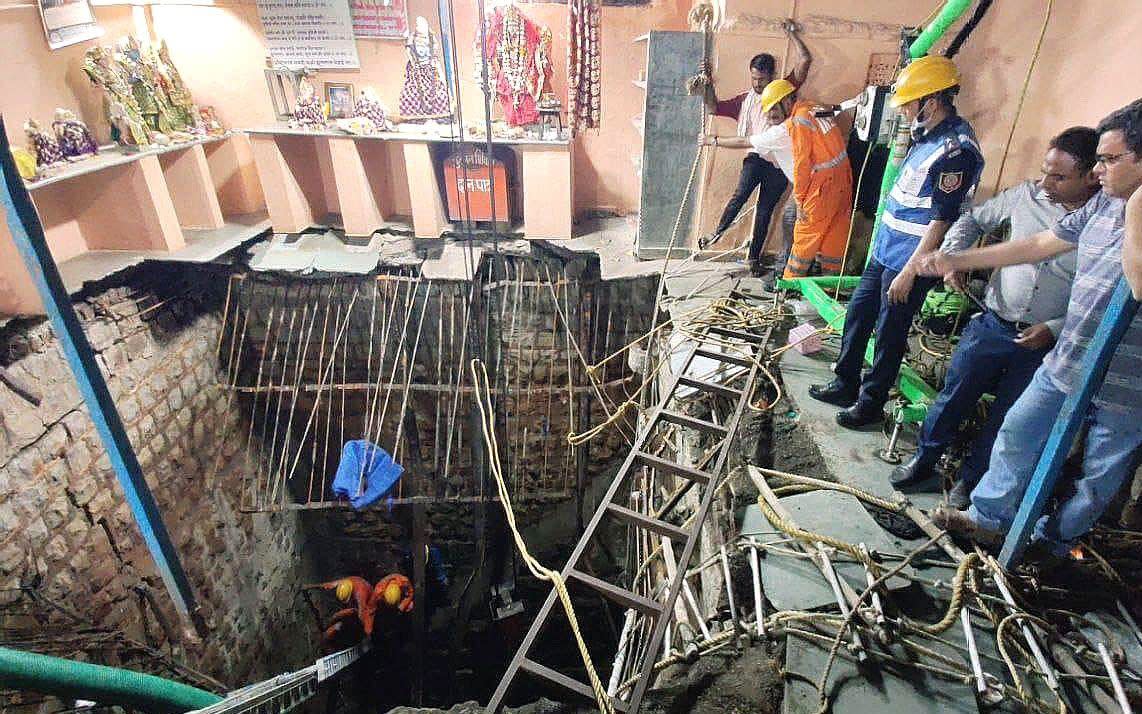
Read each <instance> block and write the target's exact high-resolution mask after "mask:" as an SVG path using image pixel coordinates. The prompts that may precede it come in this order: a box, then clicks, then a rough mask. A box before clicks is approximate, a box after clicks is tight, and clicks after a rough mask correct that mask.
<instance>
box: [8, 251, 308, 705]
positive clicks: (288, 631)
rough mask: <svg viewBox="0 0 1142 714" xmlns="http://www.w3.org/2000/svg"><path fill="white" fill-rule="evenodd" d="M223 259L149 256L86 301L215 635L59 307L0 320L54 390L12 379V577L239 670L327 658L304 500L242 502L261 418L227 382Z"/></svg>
mask: <svg viewBox="0 0 1142 714" xmlns="http://www.w3.org/2000/svg"><path fill="white" fill-rule="evenodd" d="M211 270H212V269H210V268H205V267H203V266H192V267H188V268H170V267H162V266H159V267H156V266H149V265H148V266H146V267H145V269H140V270H136V271H134V272H132V273H129V274H127V275H126V276H124V277H123V278H122V280H121V281H119V282H120V283H121V285H120V286H118V287H112V288H107V289H103V290H102V291H100V292H98V293H97V294H95V295H93V296H91V297H87V298H85V299H82V300H78V301H77V303H76V305H75V307H76V310H77V312H78V314H79V316H80V319H81V321H82V323H83V325H84V329H85V331H86V333H87V335H88V338H89V340H90V342H91V344H92V347H93V348H94V349H95V351H96V352H97V355H98V356H97V359H98V361H99V364H100V366H101V368H102V370H103V372H104V374H105V376H106V377H107V379H108V384H109V386H110V389H111V392H112V395H113V396H114V397H115V400H116V403H117V405H118V407H119V410H120V413H121V415H122V417H123V421H124V422H125V424H126V426H127V433H128V435H129V437H130V439H131V443H132V444H133V445H134V447H135V450H136V453H137V454H138V457H139V460H140V462H141V464H142V466H143V471H144V474H145V476H146V479H147V482H148V483H149V484H150V486H151V488H152V490H153V492H154V495H155V498H156V500H157V502H158V505H159V509H160V511H161V513H162V516H163V519H164V520H165V522H166V525H167V528H168V530H169V532H170V534H171V538H172V540H173V542H174V545H175V548H176V550H177V551H178V553H179V555H180V557H181V559H182V563H183V567H184V568H185V569H186V571H187V574H188V577H189V579H190V581H191V584H192V587H193V589H194V593H195V596H196V598H197V600H198V604H199V605H200V607H201V612H202V615H203V617H204V618H205V621H206V623H207V629H208V631H207V633H206V636H205V637H204V638H203V639H202V640H201V642H196V641H195V640H194V638H192V637H188V636H187V632H189V630H188V629H186V628H185V627H184V624H185V623H183V622H181V621H180V618H179V617H178V616H177V614H176V613H175V612H174V609H173V607H172V606H171V605H170V599H169V597H168V596H167V594H166V590H165V588H164V586H163V583H162V581H161V579H160V578H159V576H158V574H157V572H156V570H155V568H154V566H153V564H152V561H151V558H150V555H149V553H148V551H147V549H146V547H145V545H144V543H143V541H142V538H141V536H140V534H139V531H138V529H137V528H136V526H135V523H134V519H133V516H132V514H131V511H130V509H129V507H128V505H127V504H126V502H125V500H124V496H123V492H122V489H121V488H120V486H119V483H118V481H117V479H116V477H115V474H114V472H113V471H112V470H111V467H110V462H109V460H108V457H107V455H106V452H105V451H104V449H103V447H102V445H101V443H100V441H99V438H98V434H97V433H96V431H95V429H94V427H93V423H92V421H91V419H90V417H89V415H88V412H87V409H86V406H85V405H84V404H83V402H82V399H81V397H80V395H79V392H78V389H77V387H76V385H75V380H74V378H73V376H72V373H71V371H70V370H69V368H68V365H67V362H66V360H65V359H64V357H63V354H62V352H61V350H60V349H59V345H58V342H57V341H56V339H55V337H54V334H53V332H52V330H51V327H50V325H49V324H48V323H47V322H44V321H39V322H33V323H28V322H21V323H11V324H9V325H7V326H5V327H4V328H3V329H2V330H0V365H3V366H4V369H5V370H6V371H7V373H8V375H9V376H10V377H11V378H13V379H16V380H18V381H19V382H22V383H23V384H25V385H27V387H29V388H31V389H32V390H33V391H35V392H37V393H38V394H39V396H40V397H41V398H42V401H41V403H40V405H39V406H34V405H33V404H31V403H29V402H28V401H26V400H25V399H23V398H22V397H21V396H19V395H18V394H17V393H16V392H15V391H13V390H12V389H10V388H9V387H8V386H7V385H5V384H0V523H2V524H3V528H2V529H0V588H3V589H7V588H16V587H19V586H20V585H21V584H24V585H29V584H32V583H38V587H39V589H40V591H41V592H42V593H43V594H45V595H46V596H47V597H49V598H51V599H53V600H57V601H60V602H64V603H66V604H67V605H68V606H70V607H71V608H73V609H75V610H77V611H79V613H80V614H81V615H83V616H85V617H87V618H89V619H90V621H91V622H92V623H93V624H97V625H99V626H103V627H107V628H110V629H113V630H120V631H123V632H126V633H127V634H128V635H130V636H131V637H134V638H136V639H138V640H140V641H145V642H147V643H149V644H152V645H153V646H158V647H161V648H162V649H168V648H169V651H171V652H172V653H173V654H174V655H175V657H176V658H178V659H180V660H181V661H183V662H185V663H186V664H187V665H189V666H191V667H194V668H196V669H198V670H199V671H202V672H205V673H207V674H209V675H212V676H214V677H216V678H217V679H219V680H221V681H222V682H224V683H226V684H227V685H231V686H233V685H239V684H245V683H247V682H249V681H254V680H256V679H259V678H262V677H264V676H266V675H270V674H276V673H279V672H281V671H283V670H284V669H286V668H288V667H296V666H303V665H304V664H307V663H310V662H312V657H313V654H314V653H313V651H312V649H311V647H312V645H311V644H310V643H311V640H312V632H311V630H312V625H311V624H310V622H309V621H308V620H306V619H302V618H307V617H308V613H307V612H306V611H305V609H304V607H299V604H298V600H297V598H296V588H297V586H298V585H299V584H301V583H302V582H306V581H308V579H309V577H310V575H311V573H312V568H311V566H310V563H309V561H308V559H307V557H306V554H305V551H304V549H303V548H304V543H305V540H304V535H303V532H302V529H301V526H300V521H299V519H298V517H297V515H296V514H290V513H277V514H245V513H240V512H239V510H238V504H239V487H240V480H241V473H240V470H241V468H243V467H244V460H243V458H241V454H242V453H243V450H244V440H245V438H246V434H245V431H244V429H243V428H241V427H240V426H239V425H238V424H237V418H236V411H235V410H234V409H232V408H231V406H232V405H231V403H230V401H231V396H230V395H229V394H228V392H227V391H226V390H224V389H222V388H221V387H220V386H219V383H220V375H219V374H218V368H217V359H216V355H215V349H216V344H217V339H218V332H219V329H220V315H221V313H222V305H223V301H224V299H225V294H224V290H225V285H226V280H225V277H226V276H225V274H211ZM148 592H149V596H148V595H147V593H148ZM0 594H2V591H0ZM156 608H157V610H156ZM109 664H114V663H113V662H110V663H109Z"/></svg>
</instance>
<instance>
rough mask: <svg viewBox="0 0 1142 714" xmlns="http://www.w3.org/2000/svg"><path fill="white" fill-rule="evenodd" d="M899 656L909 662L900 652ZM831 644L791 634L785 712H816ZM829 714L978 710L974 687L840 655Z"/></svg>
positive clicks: (831, 679) (833, 676)
mask: <svg viewBox="0 0 1142 714" xmlns="http://www.w3.org/2000/svg"><path fill="white" fill-rule="evenodd" d="M894 654H896V655H897V656H899V657H902V658H905V659H906V658H907V656H906V655H905V654H904V653H903V652H900V651H894ZM828 655H829V650H828V645H827V644H824V643H818V642H816V641H812V640H809V639H808V638H805V637H802V636H799V635H796V634H790V635H789V637H788V638H787V640H786V645H785V671H786V672H787V674H786V676H785V696H784V699H783V701H782V706H781V711H782V712H783V714H811V713H812V712H816V711H817V708H818V707H817V699H818V695H817V689H816V682H817V680H818V679H820V676H821V673H822V672H823V671H824V668H825V663H826V661H827V660H828ZM826 686H827V687H828V692H829V696H830V703H831V705H832V708H831V711H834V712H843V713H844V714H884V713H885V712H908V714H924V713H925V712H932V714H938V713H940V714H946V713H948V712H963V713H965V714H966V713H967V712H977V711H979V706H978V705H977V704H976V700H975V695H974V693H973V691H972V688H971V686H970V685H967V684H964V683H963V682H956V681H951V680H948V679H940V678H937V677H935V676H934V675H929V674H927V673H924V672H921V671H920V670H917V669H913V668H908V667H900V666H892V665H881V666H877V667H866V668H862V669H858V668H857V666H856V664H854V663H853V662H852V661H850V660H848V659H845V658H844V657H838V658H837V660H836V662H835V663H834V664H833V668H832V671H831V672H830V673H829V680H828V683H827V685H826Z"/></svg>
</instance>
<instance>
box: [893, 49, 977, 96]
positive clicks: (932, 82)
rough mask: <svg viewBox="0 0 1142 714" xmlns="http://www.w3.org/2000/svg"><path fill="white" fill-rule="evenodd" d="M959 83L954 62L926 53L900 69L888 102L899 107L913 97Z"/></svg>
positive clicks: (958, 74)
mask: <svg viewBox="0 0 1142 714" xmlns="http://www.w3.org/2000/svg"><path fill="white" fill-rule="evenodd" d="M959 83H960V72H959V70H958V69H956V65H955V63H954V62H952V61H951V60H950V59H948V58H947V57H944V56H942V55H926V56H924V57H921V58H920V59H917V60H913V61H912V63H911V64H910V65H908V66H907V67H905V68H904V69H902V70H900V75H899V76H898V77H897V78H896V84H894V85H893V87H892V99H890V100H889V104H891V105H892V106H894V107H899V106H900V105H901V104H907V103H908V102H911V101H912V100H914V99H923V98H924V97H927V96H928V95H930V94H935V93H936V92H941V91H943V90H945V89H951V88H952V87H956V86H959Z"/></svg>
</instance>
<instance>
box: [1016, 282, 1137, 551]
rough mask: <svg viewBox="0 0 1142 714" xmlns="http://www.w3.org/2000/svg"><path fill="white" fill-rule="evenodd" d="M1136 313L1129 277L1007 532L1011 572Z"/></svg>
mask: <svg viewBox="0 0 1142 714" xmlns="http://www.w3.org/2000/svg"><path fill="white" fill-rule="evenodd" d="M1136 312H1138V303H1137V302H1135V301H1134V298H1133V297H1132V296H1131V294H1130V286H1129V285H1128V284H1127V282H1126V278H1121V279H1119V281H1118V287H1117V288H1116V289H1115V291H1114V295H1113V296H1112V297H1111V298H1110V304H1109V305H1107V307H1106V312H1105V313H1104V314H1103V316H1102V322H1101V323H1099V326H1098V330H1097V331H1096V332H1095V333H1094V337H1092V338H1091V341H1090V345H1089V346H1088V347H1087V350H1086V354H1085V355H1083V363H1082V367H1081V369H1080V370H1079V383H1078V384H1077V385H1076V387H1075V389H1074V391H1072V392H1071V394H1070V395H1069V396H1068V397H1067V399H1066V401H1065V402H1063V407H1062V409H1060V410H1059V418H1058V420H1057V421H1056V422H1055V427H1054V428H1053V429H1052V430H1051V436H1050V437H1049V438H1048V439H1047V445H1046V446H1045V447H1044V448H1043V453H1042V454H1041V455H1040V456H1039V463H1038V465H1037V466H1036V467H1035V474H1034V475H1033V476H1032V477H1031V482H1030V483H1029V484H1028V486H1027V491H1026V492H1025V493H1024V494H1023V503H1021V504H1020V505H1019V512H1018V513H1016V514H1015V520H1014V521H1013V522H1012V524H1011V529H1010V530H1009V531H1008V532H1007V540H1006V541H1005V542H1004V543H1003V551H1002V552H1001V553H1000V554H999V562H1000V563H1002V564H1003V567H1005V568H1010V567H1011V566H1012V565H1015V564H1016V563H1018V562H1019V560H1020V558H1022V557H1023V549H1024V548H1025V547H1027V541H1028V540H1029V539H1030V538H1031V534H1032V533H1033V532H1034V530H1035V523H1036V521H1038V520H1039V516H1040V515H1042V513H1043V507H1044V506H1045V505H1046V503H1047V498H1048V497H1050V495H1051V493H1052V492H1053V491H1054V489H1055V481H1056V480H1058V478H1059V471H1060V470H1061V469H1062V467H1063V462H1064V461H1066V458H1067V453H1068V452H1069V451H1070V450H1071V444H1073V443H1074V440H1075V435H1076V434H1078V432H1079V427H1081V426H1082V422H1083V418H1085V417H1086V414H1087V409H1088V408H1089V407H1090V402H1091V399H1093V398H1094V395H1095V394H1096V393H1097V392H1098V389H1099V387H1101V386H1102V379H1103V377H1104V376H1106V368H1107V367H1109V366H1110V359H1111V357H1113V356H1114V351H1115V349H1117V348H1118V343H1119V341H1120V340H1121V339H1122V336H1123V335H1124V334H1125V333H1126V329H1127V328H1128V327H1130V323H1131V321H1132V320H1133V319H1134V315H1135V313H1136Z"/></svg>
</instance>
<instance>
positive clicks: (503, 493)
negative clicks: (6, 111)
mask: <svg viewBox="0 0 1142 714" xmlns="http://www.w3.org/2000/svg"><path fill="white" fill-rule="evenodd" d="M470 368H471V370H472V384H473V386H474V387H475V395H476V397H477V399H476V406H477V407H478V408H479V410H480V421H481V426H482V427H483V434H484V444H485V445H486V446H487V447H488V453H489V455H490V459H489V467H490V468H491V472H492V476H493V477H494V478H495V481H496V489H497V490H498V491H499V494H500V504H501V505H502V506H503V509H504V517H505V518H506V520H507V524H508V528H510V529H511V532H512V537H513V538H514V539H515V544H516V547H517V548H518V549H519V553H520V557H521V558H522V559H523V562H524V564H526V565H527V568H528V570H530V571H531V574H532V575H534V576H535V577H536V578H539V579H540V580H546V581H548V582H550V583H551V584H552V585H553V586H554V587H555V592H556V593H558V595H559V600H560V602H561V603H562V604H563V609H564V611H565V612H566V613H567V623H568V624H569V625H570V626H571V633H572V634H573V635H574V636H575V643H576V644H577V645H578V646H579V655H580V656H581V657H582V658H583V666H584V668H585V669H586V670H587V678H588V679H589V680H590V683H591V690H592V691H593V692H594V694H595V703H596V704H597V705H598V707H599V711H600V712H603V714H613V712H614V707H613V706H612V705H611V700H610V698H609V697H608V696H607V690H606V688H605V687H604V686H603V683H602V681H600V680H599V675H598V673H597V672H596V671H595V664H594V662H593V661H592V660H591V653H590V652H589V651H588V650H587V643H586V641H585V640H584V639H583V634H582V632H581V631H580V629H579V619H578V618H577V617H576V616H575V607H574V605H572V603H571V595H570V593H568V592H567V584H566V583H565V582H564V581H563V576H562V575H560V573H559V572H558V571H556V570H551V569H550V568H547V567H545V566H544V565H543V564H542V563H540V562H539V561H538V560H537V559H536V558H535V556H533V555H532V554H531V553H530V552H529V551H528V549H527V544H526V543H525V542H524V540H523V536H522V535H521V534H520V532H519V527H518V526H517V525H516V519H515V511H514V509H513V508H512V504H511V496H510V494H509V493H508V487H507V484H506V483H505V482H504V476H503V469H502V467H501V465H500V452H499V444H498V443H497V439H496V431H495V424H494V421H493V418H492V416H491V414H492V403H491V385H490V383H489V379H488V370H487V368H486V367H485V366H484V363H483V362H481V361H480V360H478V359H473V360H472V362H471V364H470ZM481 378H482V381H481Z"/></svg>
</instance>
